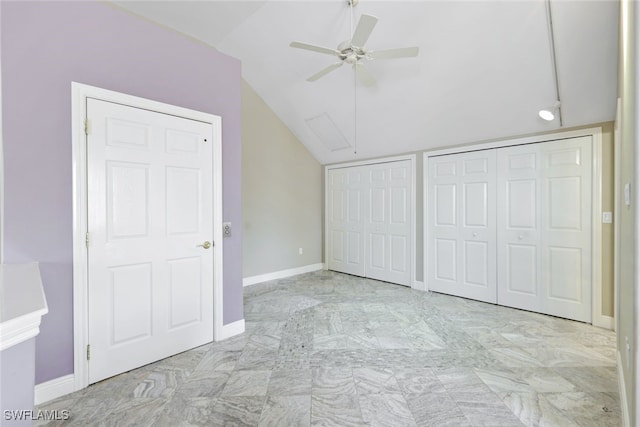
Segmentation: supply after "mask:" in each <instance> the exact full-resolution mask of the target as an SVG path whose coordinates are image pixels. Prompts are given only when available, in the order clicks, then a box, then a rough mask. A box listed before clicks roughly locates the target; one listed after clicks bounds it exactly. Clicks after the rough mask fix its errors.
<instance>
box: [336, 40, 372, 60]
mask: <svg viewBox="0 0 640 427" xmlns="http://www.w3.org/2000/svg"><path fill="white" fill-rule="evenodd" d="M338 51H339V52H340V59H342V60H343V61H344V62H346V63H347V64H350V65H353V64H355V63H356V62H358V61H359V60H360V59H362V58H364V57H366V56H367V52H366V51H365V50H364V49H363V48H360V47H357V46H353V45H351V40H345V41H343V42H342V43H340V44H339V45H338Z"/></svg>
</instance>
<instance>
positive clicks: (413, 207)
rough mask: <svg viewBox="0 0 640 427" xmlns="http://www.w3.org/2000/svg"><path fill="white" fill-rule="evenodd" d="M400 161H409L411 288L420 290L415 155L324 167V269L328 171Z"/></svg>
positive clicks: (326, 243) (326, 265) (327, 238)
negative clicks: (417, 271) (416, 235)
mask: <svg viewBox="0 0 640 427" xmlns="http://www.w3.org/2000/svg"><path fill="white" fill-rule="evenodd" d="M402 160H409V161H411V243H410V245H411V252H412V254H411V258H410V260H411V263H412V264H413V265H412V266H411V288H413V289H420V287H421V285H422V284H421V283H416V238H415V232H416V155H415V154H409V155H406V156H394V157H384V158H379V159H369V160H362V161H358V162H348V163H336V164H332V165H327V166H325V167H324V259H325V263H324V269H325V270H327V269H328V268H329V214H328V212H327V209H328V208H329V190H328V189H329V170H331V169H342V168H349V167H355V166H367V165H375V164H380V163H390V162H399V161H402Z"/></svg>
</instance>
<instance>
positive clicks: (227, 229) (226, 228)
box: [222, 222, 231, 237]
mask: <svg viewBox="0 0 640 427" xmlns="http://www.w3.org/2000/svg"><path fill="white" fill-rule="evenodd" d="M222 235H223V237H231V223H230V222H223V223H222Z"/></svg>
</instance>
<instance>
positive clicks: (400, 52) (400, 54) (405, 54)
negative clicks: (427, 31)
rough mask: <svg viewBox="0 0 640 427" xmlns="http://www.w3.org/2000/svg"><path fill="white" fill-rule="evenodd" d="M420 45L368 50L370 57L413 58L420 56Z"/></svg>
mask: <svg viewBox="0 0 640 427" xmlns="http://www.w3.org/2000/svg"><path fill="white" fill-rule="evenodd" d="M419 50H420V48H418V47H401V48H398V49H385V50H374V51H372V52H367V58H369V59H394V58H411V57H414V56H418V51H419Z"/></svg>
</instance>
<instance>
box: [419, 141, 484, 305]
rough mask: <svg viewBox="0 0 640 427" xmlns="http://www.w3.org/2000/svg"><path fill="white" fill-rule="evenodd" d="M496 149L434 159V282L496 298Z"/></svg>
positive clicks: (451, 290)
mask: <svg viewBox="0 0 640 427" xmlns="http://www.w3.org/2000/svg"><path fill="white" fill-rule="evenodd" d="M495 156H496V155H495V151H494V150H485V151H476V152H470V153H462V154H455V155H446V156H438V157H431V158H429V182H430V184H429V189H428V213H427V215H428V221H429V222H428V229H427V235H428V236H429V237H428V248H427V251H428V253H429V257H428V260H429V261H428V266H427V270H428V276H427V277H428V286H429V289H430V290H432V291H436V292H443V293H447V294H450V295H457V296H463V297H467V298H473V299H477V300H480V301H486V302H494V303H495V302H496V247H495V244H496V235H495V227H496V224H495V221H496V216H495V191H494V189H495V162H496V157H495Z"/></svg>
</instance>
